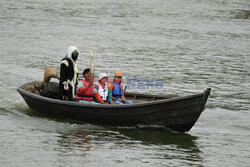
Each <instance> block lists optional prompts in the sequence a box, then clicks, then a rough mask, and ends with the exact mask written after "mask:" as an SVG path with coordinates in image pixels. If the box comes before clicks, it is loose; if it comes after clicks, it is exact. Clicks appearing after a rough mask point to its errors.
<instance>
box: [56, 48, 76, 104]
mask: <svg viewBox="0 0 250 167" xmlns="http://www.w3.org/2000/svg"><path fill="white" fill-rule="evenodd" d="M78 55H79V51H78V49H77V48H76V47H75V46H69V47H68V52H67V55H66V57H65V58H63V59H62V60H61V66H60V81H59V95H58V96H59V97H58V98H59V99H60V100H68V101H72V100H73V98H74V93H75V86H76V83H77V73H78V68H77V64H76V60H77V58H78Z"/></svg>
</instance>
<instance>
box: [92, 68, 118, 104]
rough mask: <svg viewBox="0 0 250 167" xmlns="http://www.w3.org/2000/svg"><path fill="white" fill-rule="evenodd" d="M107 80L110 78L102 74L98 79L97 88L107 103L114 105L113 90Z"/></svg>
mask: <svg viewBox="0 0 250 167" xmlns="http://www.w3.org/2000/svg"><path fill="white" fill-rule="evenodd" d="M107 79H108V76H107V74H106V73H100V74H99V77H98V83H97V85H96V86H95V88H96V90H97V91H98V93H99V95H100V96H101V98H102V100H103V101H104V102H105V103H108V104H113V103H114V102H113V100H112V97H111V90H110V88H109V87H108V84H107V83H106V81H107Z"/></svg>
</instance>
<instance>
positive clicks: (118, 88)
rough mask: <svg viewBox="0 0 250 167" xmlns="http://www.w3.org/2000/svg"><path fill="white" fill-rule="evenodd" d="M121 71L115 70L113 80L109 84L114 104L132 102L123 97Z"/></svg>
mask: <svg viewBox="0 0 250 167" xmlns="http://www.w3.org/2000/svg"><path fill="white" fill-rule="evenodd" d="M121 82H122V73H120V72H117V73H116V74H115V77H114V82H113V83H112V84H110V85H109V88H110V90H111V92H112V100H113V101H114V103H115V104H132V103H133V102H132V101H131V100H126V99H125V97H124V90H123V87H122V84H121Z"/></svg>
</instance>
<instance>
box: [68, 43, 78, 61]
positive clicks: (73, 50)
mask: <svg viewBox="0 0 250 167" xmlns="http://www.w3.org/2000/svg"><path fill="white" fill-rule="evenodd" d="M78 55H79V51H78V49H77V47H75V46H69V47H68V52H67V56H68V57H69V58H71V59H72V60H74V61H76V60H77V58H78Z"/></svg>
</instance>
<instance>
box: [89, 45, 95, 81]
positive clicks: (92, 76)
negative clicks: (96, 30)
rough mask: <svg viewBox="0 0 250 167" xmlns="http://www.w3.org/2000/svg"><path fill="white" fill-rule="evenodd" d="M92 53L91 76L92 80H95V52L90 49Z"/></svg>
mask: <svg viewBox="0 0 250 167" xmlns="http://www.w3.org/2000/svg"><path fill="white" fill-rule="evenodd" d="M89 51H90V53H91V63H90V77H91V80H92V82H93V81H94V52H93V50H89Z"/></svg>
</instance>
